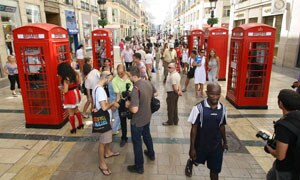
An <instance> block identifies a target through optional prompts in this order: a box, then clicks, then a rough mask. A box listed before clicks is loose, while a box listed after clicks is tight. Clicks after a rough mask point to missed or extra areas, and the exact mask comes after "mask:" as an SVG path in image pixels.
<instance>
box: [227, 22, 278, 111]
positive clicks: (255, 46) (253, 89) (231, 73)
mask: <svg viewBox="0 0 300 180" xmlns="http://www.w3.org/2000/svg"><path fill="white" fill-rule="evenodd" d="M275 33H276V29H275V28H273V27H271V26H268V25H265V24H256V23H252V24H245V25H241V26H238V27H236V28H234V29H233V30H232V38H231V43H230V56H229V67H228V68H229V70H228V81H227V83H228V84H227V95H226V98H227V99H228V100H229V101H230V102H231V103H232V104H233V105H234V106H235V107H236V108H244V109H267V108H268V105H267V100H268V94H269V84H270V76H271V69H272V61H273V51H274V41H275Z"/></svg>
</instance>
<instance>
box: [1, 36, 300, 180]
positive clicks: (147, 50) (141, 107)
mask: <svg viewBox="0 0 300 180" xmlns="http://www.w3.org/2000/svg"><path fill="white" fill-rule="evenodd" d="M119 45H120V50H121V52H120V59H121V63H120V64H117V66H116V71H115V70H114V67H112V66H111V65H112V63H111V60H110V59H108V58H105V57H103V59H102V61H103V62H102V63H101V64H103V66H102V67H101V68H100V69H94V68H93V59H92V58H90V57H86V53H85V51H84V47H83V46H81V45H80V46H79V48H78V49H77V51H76V57H77V58H76V61H74V62H72V63H67V62H64V63H61V64H59V65H58V67H57V74H58V75H59V77H60V80H61V82H60V83H61V85H60V86H59V89H60V91H61V92H62V94H63V96H64V100H63V108H64V109H66V110H67V112H68V115H69V122H70V125H71V130H70V133H71V134H75V133H76V132H77V130H81V129H83V128H84V126H85V124H84V121H83V118H86V119H87V118H90V114H91V112H97V111H99V110H102V111H107V112H109V118H110V119H109V121H110V122H112V123H111V128H110V129H109V130H107V131H105V132H102V133H93V136H96V137H97V138H98V139H99V146H98V159H99V166H98V167H99V170H100V171H101V172H102V173H103V175H105V176H109V175H111V174H112V171H111V170H110V168H109V166H108V164H107V163H106V161H105V159H106V158H111V157H116V156H119V155H120V152H114V151H113V150H112V149H111V146H110V144H111V143H112V137H113V136H114V135H118V134H119V133H120V132H119V131H121V135H120V137H121V140H120V142H119V145H120V147H124V146H126V144H127V142H128V136H127V132H128V130H127V122H128V119H130V120H131V121H130V132H131V139H132V144H133V154H134V163H133V165H129V166H128V167H127V170H128V171H129V172H132V173H139V174H143V173H144V157H143V154H145V156H146V157H147V158H148V159H149V160H151V161H154V160H155V149H154V146H153V140H152V136H151V131H150V120H151V116H152V112H151V107H150V106H151V99H152V98H153V97H154V96H157V95H158V94H157V90H156V88H155V86H154V85H153V84H152V83H151V80H152V78H153V73H157V76H162V77H163V78H162V79H163V83H164V86H165V91H166V94H167V98H166V102H167V118H168V119H167V121H165V122H163V123H162V125H163V126H177V125H178V122H179V118H178V100H179V97H180V96H182V95H183V93H184V92H186V91H187V90H188V85H189V83H190V80H191V79H194V91H195V97H201V99H199V101H200V102H199V103H198V104H196V105H195V106H193V107H192V111H191V112H190V116H189V118H188V122H190V123H191V124H192V127H191V133H190V150H189V158H188V161H187V164H186V167H185V174H186V176H189V177H190V176H192V169H193V165H198V164H205V163H206V164H207V167H208V169H209V170H210V178H211V179H213V180H215V179H218V174H219V173H220V172H221V169H222V161H223V152H224V150H225V151H226V150H228V145H227V139H226V131H225V125H226V120H227V109H226V107H225V106H224V105H223V104H222V103H221V102H220V101H219V99H220V96H221V86H220V85H219V84H218V74H219V70H220V66H222V64H220V59H219V57H218V56H217V53H216V51H215V50H214V49H210V50H209V51H208V52H209V53H208V55H205V53H206V50H205V49H197V47H195V48H194V49H192V50H191V52H189V49H188V45H187V44H185V43H184V42H180V41H178V40H176V41H175V42H173V41H172V40H162V39H158V40H157V41H156V42H152V41H151V40H150V39H147V40H145V41H141V40H140V39H139V38H133V39H132V40H131V41H124V40H123V39H122V40H121V42H120V44H119ZM162 68H163V70H162ZM160 70H161V71H160ZM4 72H5V73H6V74H8V78H9V80H10V82H11V87H10V89H11V91H12V95H14V96H16V95H17V93H16V91H15V83H16V82H17V83H18V87H19V88H20V85H19V81H18V69H17V64H16V62H15V58H14V57H13V56H9V57H8V62H7V64H6V65H5V67H4ZM158 72H161V73H158ZM182 78H185V80H184V84H183V85H181V79H182ZM207 79H208V82H207ZM299 82H300V76H299V79H298V81H297V82H294V83H293V84H292V87H293V88H298V89H297V92H299V89H300V83H299ZM205 85H206V91H205V89H204V88H205ZM182 86H183V88H182ZM297 92H295V91H292V90H285V91H281V92H280V94H279V96H278V105H279V108H280V109H282V110H283V115H284V117H285V118H286V117H289V116H287V115H289V113H290V112H293V113H294V111H299V110H300V106H299V102H298V100H299V97H300V95H299V93H297ZM82 94H83V95H85V96H86V101H85V104H84V106H83V111H82V113H81V112H80V111H79V106H80V102H81V99H82ZM290 97H293V99H291V98H290ZM295 100H297V102H298V103H297V102H295ZM292 115H293V116H295V115H294V114H292ZM296 116H297V117H296V118H294V119H297V118H298V119H299V117H298V116H299V113H298V112H297V113H296ZM75 118H76V119H77V120H78V123H76V121H75ZM76 124H77V126H76ZM297 125H298V124H297ZM276 131H277V132H276V133H277V136H275V137H277V139H278V147H279V148H280V149H279V148H278V149H275V150H274V149H272V148H271V147H269V146H266V149H267V150H268V152H269V153H271V154H272V155H273V156H274V157H276V158H277V160H276V161H275V163H274V167H273V168H272V169H271V170H270V172H269V173H268V179H280V178H278V177H279V176H282V177H286V178H287V179H289V178H290V177H291V176H292V175H293V174H292V173H282V172H281V171H288V172H290V171H291V168H292V166H289V167H290V169H286V167H284V165H285V164H286V163H287V162H288V163H290V164H291V162H292V161H293V160H292V157H291V155H288V152H290V151H291V150H290V149H289V148H293V147H291V146H289V144H293V145H292V146H294V143H295V139H296V138H295V136H294V135H293V134H292V133H291V132H289V130H288V129H284V128H282V127H281V128H280V125H279V126H277V129H276ZM282 132H284V133H282ZM142 138H143V141H142ZM142 142H144V144H145V145H146V150H144V151H143V148H142ZM285 157H288V159H287V160H286V163H283V162H280V161H281V160H283V159H285Z"/></svg>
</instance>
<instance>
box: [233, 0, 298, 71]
mask: <svg viewBox="0 0 300 180" xmlns="http://www.w3.org/2000/svg"><path fill="white" fill-rule="evenodd" d="M233 5H234V18H233V20H234V22H233V27H235V26H238V25H240V24H247V23H264V24H267V25H270V26H272V27H275V28H276V39H275V48H274V60H273V63H275V64H277V65H280V66H285V67H291V68H294V67H298V68H299V67H300V57H299V35H300V24H299V23H298V22H297V19H295V18H292V17H297V14H298V13H297V12H298V11H299V10H300V2H299V1H297V0H259V1H252V0H234V1H233Z"/></svg>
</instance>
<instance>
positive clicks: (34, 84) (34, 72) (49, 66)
mask: <svg viewBox="0 0 300 180" xmlns="http://www.w3.org/2000/svg"><path fill="white" fill-rule="evenodd" d="M13 37H14V49H15V54H16V60H17V63H18V71H19V77H20V84H21V89H22V98H23V105H24V111H25V118H26V127H37V128H60V127H62V126H63V125H64V124H65V123H66V122H67V112H65V111H63V107H62V95H61V93H60V91H59V89H58V86H59V85H60V82H59V78H58V77H57V65H58V64H59V63H62V62H70V47H69V40H68V32H67V30H65V29H64V28H62V27H59V26H56V25H52V24H46V23H38V24H30V25H26V26H22V27H19V28H16V29H14V30H13Z"/></svg>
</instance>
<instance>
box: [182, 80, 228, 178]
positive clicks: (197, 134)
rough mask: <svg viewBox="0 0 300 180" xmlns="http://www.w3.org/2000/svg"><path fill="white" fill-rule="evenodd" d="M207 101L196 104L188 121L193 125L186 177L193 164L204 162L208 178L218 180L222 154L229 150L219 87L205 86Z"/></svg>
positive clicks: (224, 112) (216, 84)
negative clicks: (208, 174)
mask: <svg viewBox="0 0 300 180" xmlns="http://www.w3.org/2000/svg"><path fill="white" fill-rule="evenodd" d="M206 94H207V99H205V100H203V101H201V102H200V103H198V104H197V105H195V106H194V107H193V109H192V111H191V113H190V116H189V119H188V122H191V123H192V128H191V134H190V138H191V140H190V141H191V142H190V151H189V156H190V159H189V160H188V161H187V165H186V167H185V174H186V176H189V177H191V176H192V168H193V164H196V165H198V164H199V163H201V164H204V163H205V162H206V164H207V167H208V169H209V170H210V179H212V180H217V179H218V178H219V173H220V172H221V168H222V161H223V152H224V150H227V149H228V146H227V139H226V135H225V125H226V116H227V113H226V107H225V106H224V105H223V104H221V103H220V102H219V99H220V96H221V86H220V85H219V84H218V83H216V82H213V83H209V84H208V85H207V91H206Z"/></svg>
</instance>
